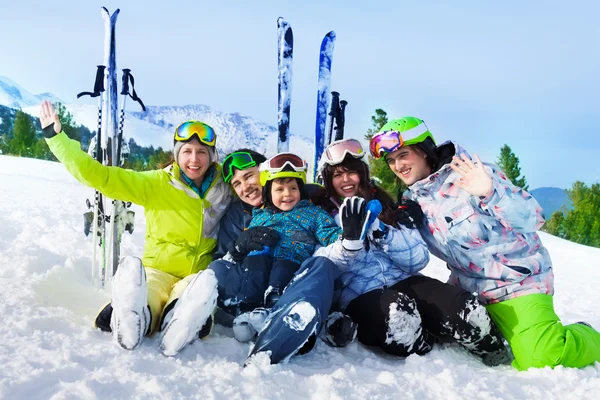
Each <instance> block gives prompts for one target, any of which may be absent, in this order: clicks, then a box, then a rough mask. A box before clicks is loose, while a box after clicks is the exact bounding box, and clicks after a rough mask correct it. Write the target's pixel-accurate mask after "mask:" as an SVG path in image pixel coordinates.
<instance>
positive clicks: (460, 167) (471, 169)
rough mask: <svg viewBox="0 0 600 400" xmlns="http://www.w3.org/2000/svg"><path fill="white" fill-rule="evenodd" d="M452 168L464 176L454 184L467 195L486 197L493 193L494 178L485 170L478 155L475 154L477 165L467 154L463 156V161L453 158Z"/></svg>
mask: <svg viewBox="0 0 600 400" xmlns="http://www.w3.org/2000/svg"><path fill="white" fill-rule="evenodd" d="M450 168H452V169H453V170H454V171H456V172H457V173H459V174H460V175H461V176H462V178H460V179H458V180H456V181H454V184H455V185H456V186H458V187H459V188H461V189H463V190H465V191H467V193H469V194H471V195H473V196H479V197H485V196H488V195H489V194H490V193H491V192H492V177H491V176H490V175H489V174H488V172H487V171H486V170H485V168H484V166H483V163H482V162H481V160H480V159H479V157H478V156H477V154H475V163H473V161H472V160H471V159H470V158H469V157H468V156H467V155H466V154H463V155H462V159H461V158H458V157H456V156H454V157H452V162H451V163H450Z"/></svg>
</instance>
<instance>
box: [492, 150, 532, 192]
mask: <svg viewBox="0 0 600 400" xmlns="http://www.w3.org/2000/svg"><path fill="white" fill-rule="evenodd" d="M497 164H498V166H499V167H500V169H501V170H502V171H504V173H505V174H506V176H507V177H508V179H510V181H511V182H512V183H513V184H514V185H515V186H518V187H520V188H522V189H523V190H525V191H527V190H529V185H527V179H525V176H522V177H520V178H519V175H521V168H520V167H519V158H518V157H517V156H516V155H515V153H513V151H512V150H511V148H510V147H508V145H506V144H505V145H504V146H503V147H502V148H501V149H500V157H499V158H498V161H497Z"/></svg>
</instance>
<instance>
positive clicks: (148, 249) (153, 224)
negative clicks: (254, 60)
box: [40, 101, 231, 355]
mask: <svg viewBox="0 0 600 400" xmlns="http://www.w3.org/2000/svg"><path fill="white" fill-rule="evenodd" d="M40 122H41V125H42V129H43V133H44V136H45V137H46V141H47V143H48V146H49V147H50V150H51V151H52V153H54V155H55V156H56V158H57V159H58V160H59V161H60V162H61V163H62V164H63V165H64V166H65V167H66V168H67V170H68V171H69V172H70V173H71V174H72V175H73V176H74V177H75V178H76V179H77V180H78V181H79V182H81V183H83V184H84V185H87V186H90V187H93V188H95V189H97V190H98V191H100V192H101V193H102V194H103V195H105V196H107V197H109V198H112V199H118V200H122V201H126V202H132V203H135V204H139V205H141V206H142V207H144V209H145V216H146V243H145V246H144V254H143V256H142V259H141V260H140V259H139V258H135V257H124V258H123V259H121V261H120V263H119V267H118V268H117V272H116V273H115V276H114V278H113V282H112V297H111V304H109V305H107V306H106V307H105V308H104V309H103V310H102V311H101V312H100V314H99V315H98V317H97V318H96V326H97V327H99V328H100V329H102V330H103V331H109V332H113V336H114V337H115V339H116V340H117V342H118V343H119V345H120V346H121V347H123V348H125V349H128V350H132V349H134V348H136V347H137V346H138V345H139V344H140V343H141V341H142V339H143V338H144V336H148V335H151V334H153V333H154V332H156V331H158V330H159V329H160V330H162V331H163V334H162V335H161V348H162V349H163V353H165V354H166V355H174V354H176V353H177V352H178V351H179V350H181V348H182V347H183V346H185V344H187V343H189V342H190V341H192V340H193V339H194V338H196V337H198V334H199V331H200V334H201V336H202V333H203V332H204V334H208V332H209V331H210V326H211V325H212V319H211V318H210V314H211V312H212V310H213V309H214V304H212V302H213V297H214V302H215V303H216V295H215V296H210V299H209V304H193V298H194V297H195V296H194V294H195V293H198V292H199V291H203V290H212V287H213V286H214V287H215V288H216V279H215V278H214V274H213V273H212V271H207V272H205V273H202V274H198V272H199V271H202V270H205V269H206V267H207V266H208V264H209V262H210V261H211V259H212V257H211V256H212V253H213V250H214V248H215V246H216V239H217V234H218V226H219V225H218V222H219V220H220V218H221V217H222V216H223V214H224V212H225V210H226V208H227V206H228V204H229V203H230V201H231V191H230V189H229V187H228V186H227V184H225V183H224V182H223V180H222V178H221V169H220V168H221V167H220V165H219V164H218V163H217V162H216V160H215V158H216V152H215V143H216V139H217V138H216V134H215V132H214V131H213V129H212V128H211V127H210V126H208V125H207V124H204V123H202V122H199V121H187V122H184V123H182V124H181V125H179V126H178V127H177V129H176V130H175V136H174V149H173V156H174V162H173V164H171V165H169V166H168V167H166V168H164V169H159V170H153V171H145V172H136V171H132V170H128V169H124V168H119V167H111V166H105V165H102V164H101V163H99V162H98V161H96V160H95V159H94V158H92V157H91V156H90V155H88V154H87V153H85V152H84V151H82V150H81V147H80V144H79V142H77V141H75V140H71V139H69V138H68V137H67V136H66V135H65V134H64V133H63V132H61V129H62V126H61V123H60V121H59V118H58V114H57V113H56V111H55V109H54V107H53V106H52V104H51V103H50V102H48V101H44V102H43V103H42V106H41V110H40ZM215 292H216V291H215ZM203 297H206V296H203ZM178 299H179V301H177V300H178ZM205 309H209V311H208V315H207V317H205V318H204V319H203V320H199V319H202V317H200V318H198V315H199V314H201V313H202V311H203V310H205ZM174 314H176V316H177V318H173V315H174ZM176 319H177V320H178V321H177V323H176V324H175V325H177V326H176V327H177V329H170V328H175V327H174V326H170V325H172V322H174V321H175V320H176ZM184 319H187V321H183V320H184ZM207 320H208V321H209V323H208V324H206V325H207V326H204V325H205V322H206V321H207ZM182 322H185V323H186V326H182V325H181V324H182ZM198 324H201V325H200V326H195V325H198ZM203 326H204V329H201V328H203ZM185 330H189V331H190V332H183V331H185ZM192 330H194V332H191V331H192ZM173 340H175V342H177V343H174V342H173Z"/></svg>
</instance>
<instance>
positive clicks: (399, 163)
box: [385, 146, 431, 186]
mask: <svg viewBox="0 0 600 400" xmlns="http://www.w3.org/2000/svg"><path fill="white" fill-rule="evenodd" d="M385 160H386V162H387V164H388V165H389V167H390V169H391V170H392V172H393V173H394V174H396V176H397V177H398V178H400V180H401V181H402V182H404V184H405V185H406V186H410V185H412V184H413V183H415V182H417V181H420V180H421V179H424V178H426V177H428V176H429V175H430V174H431V167H430V166H429V164H428V163H427V159H426V155H425V152H423V151H422V150H421V149H419V148H418V147H415V146H406V147H401V148H400V149H398V150H396V151H393V152H391V153H388V154H386V156H385Z"/></svg>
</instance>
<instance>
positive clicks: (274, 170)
mask: <svg viewBox="0 0 600 400" xmlns="http://www.w3.org/2000/svg"><path fill="white" fill-rule="evenodd" d="M284 169H288V170H290V171H289V172H287V171H285V172H283V173H282V171H283V170H284ZM307 169H308V164H307V163H306V161H304V160H303V159H302V158H300V157H298V156H297V155H295V154H293V153H279V154H277V155H274V156H273V157H271V158H269V159H268V160H267V161H265V162H264V163H262V164H260V167H259V171H260V172H261V174H260V181H261V182H260V183H261V185H263V186H264V185H265V184H266V182H267V181H269V180H272V179H275V178H278V177H286V176H287V177H294V178H300V179H303V180H306V170H307Z"/></svg>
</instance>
